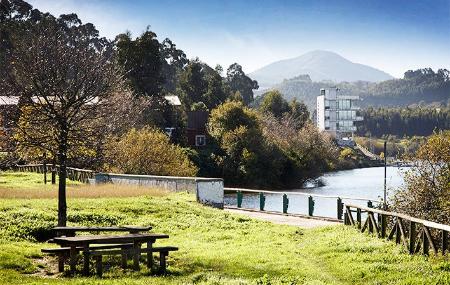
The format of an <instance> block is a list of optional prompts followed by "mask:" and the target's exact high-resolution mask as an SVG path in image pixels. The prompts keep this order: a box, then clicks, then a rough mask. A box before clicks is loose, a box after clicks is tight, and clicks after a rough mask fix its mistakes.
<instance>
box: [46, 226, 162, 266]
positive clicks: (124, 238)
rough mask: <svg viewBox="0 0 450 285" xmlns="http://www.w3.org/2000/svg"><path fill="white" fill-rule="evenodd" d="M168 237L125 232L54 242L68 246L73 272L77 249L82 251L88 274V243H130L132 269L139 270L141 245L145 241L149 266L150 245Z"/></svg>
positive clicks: (63, 238)
mask: <svg viewBox="0 0 450 285" xmlns="http://www.w3.org/2000/svg"><path fill="white" fill-rule="evenodd" d="M165 238H169V236H168V235H166V234H155V233H146V234H142V233H141V234H125V235H95V236H77V237H56V238H54V240H53V241H54V242H55V243H56V244H58V245H60V246H61V247H70V256H69V258H70V271H71V273H72V274H73V273H75V269H76V264H77V255H78V251H79V249H77V247H78V248H79V247H81V248H82V252H83V258H84V260H83V274H84V275H89V257H90V245H93V244H119V245H120V244H132V250H131V251H130V253H131V254H132V255H133V267H134V270H139V256H140V253H141V246H142V244H143V243H147V251H146V253H147V265H148V266H149V267H150V268H151V265H152V260H153V258H152V251H151V249H152V247H153V243H155V241H156V240H157V239H165Z"/></svg>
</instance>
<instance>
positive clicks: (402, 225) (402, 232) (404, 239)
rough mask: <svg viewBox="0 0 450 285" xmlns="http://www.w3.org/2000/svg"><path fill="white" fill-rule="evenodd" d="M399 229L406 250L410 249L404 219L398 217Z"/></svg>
mask: <svg viewBox="0 0 450 285" xmlns="http://www.w3.org/2000/svg"><path fill="white" fill-rule="evenodd" d="M398 229H399V230H400V236H401V242H402V244H403V246H404V247H405V248H406V250H408V244H407V243H406V234H405V225H404V224H403V220H402V219H401V218H398Z"/></svg>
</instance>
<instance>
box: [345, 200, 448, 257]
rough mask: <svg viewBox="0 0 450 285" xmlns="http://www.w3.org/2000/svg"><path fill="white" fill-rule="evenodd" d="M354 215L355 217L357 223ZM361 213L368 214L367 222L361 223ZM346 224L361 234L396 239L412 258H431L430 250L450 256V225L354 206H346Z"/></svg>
mask: <svg viewBox="0 0 450 285" xmlns="http://www.w3.org/2000/svg"><path fill="white" fill-rule="evenodd" d="M352 213H356V220H355V219H354V217H353V214H352ZM362 213H366V218H365V221H363V219H362ZM375 214H376V216H375ZM344 224H346V225H351V226H355V227H357V228H358V229H360V230H361V232H364V231H366V230H367V231H368V232H369V233H372V234H376V235H377V236H378V237H379V238H383V239H384V238H387V239H388V240H392V239H394V238H395V242H396V243H397V244H402V245H403V246H404V248H405V249H406V250H407V251H408V252H409V253H410V254H416V253H418V252H420V251H422V253H423V254H425V255H428V254H429V251H430V249H431V250H432V251H433V252H434V253H435V254H437V253H438V252H441V253H442V254H448V253H449V232H450V226H448V225H444V224H438V223H435V222H430V221H427V220H421V219H417V218H414V217H410V216H407V215H403V214H399V213H394V212H387V211H383V210H378V209H373V208H369V207H362V206H357V205H352V204H345V219H344Z"/></svg>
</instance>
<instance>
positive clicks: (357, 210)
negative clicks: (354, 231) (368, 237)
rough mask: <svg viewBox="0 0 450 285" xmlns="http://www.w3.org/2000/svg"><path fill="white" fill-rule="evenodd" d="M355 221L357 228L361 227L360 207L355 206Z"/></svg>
mask: <svg viewBox="0 0 450 285" xmlns="http://www.w3.org/2000/svg"><path fill="white" fill-rule="evenodd" d="M356 222H357V223H358V229H361V227H362V221H361V209H360V208H356Z"/></svg>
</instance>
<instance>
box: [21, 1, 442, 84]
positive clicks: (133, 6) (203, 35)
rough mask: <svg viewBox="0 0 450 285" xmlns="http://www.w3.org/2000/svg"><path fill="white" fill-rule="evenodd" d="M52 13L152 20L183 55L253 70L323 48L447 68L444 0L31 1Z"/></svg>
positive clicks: (127, 24) (104, 21)
mask: <svg viewBox="0 0 450 285" xmlns="http://www.w3.org/2000/svg"><path fill="white" fill-rule="evenodd" d="M29 2H30V3H31V4H33V6H34V7H36V8H38V9H40V10H42V11H48V12H51V13H52V14H55V15H59V14H61V13H69V12H75V13H77V14H78V16H79V17H80V18H81V19H82V20H83V21H84V22H92V23H94V24H95V25H96V26H97V28H98V29H99V30H100V33H101V34H102V35H104V36H106V37H108V38H114V36H115V35H117V34H118V33H122V32H124V31H126V30H130V31H131V32H132V33H133V35H135V36H137V35H139V34H140V33H141V32H142V31H144V30H145V28H146V26H148V25H150V26H151V30H153V31H154V32H156V33H157V35H158V37H159V38H160V39H161V40H162V39H164V38H165V37H169V38H170V39H172V41H174V42H175V43H176V44H177V46H178V47H179V48H181V49H182V50H184V51H185V52H186V54H187V55H188V57H189V58H193V57H197V56H198V57H199V58H200V59H201V60H203V61H205V62H206V63H208V64H210V65H212V66H214V65H216V64H221V65H222V66H224V67H227V66H228V65H229V64H231V63H233V62H238V63H240V64H241V65H242V66H243V67H244V70H245V71H246V72H251V71H253V70H255V69H257V68H259V67H262V66H264V65H265V64H268V63H271V62H273V61H275V60H279V59H285V58H290V57H295V56H298V55H301V54H303V53H305V52H308V51H311V50H316V49H323V50H330V51H334V52H337V53H339V54H341V55H342V56H344V57H346V58H348V59H349V60H351V61H353V62H359V63H363V64H367V65H371V66H373V67H376V68H379V69H382V70H383V71H386V72H388V73H390V74H392V75H393V76H396V77H400V76H402V74H403V72H404V71H406V70H407V69H415V68H422V67H432V68H441V67H443V68H447V69H450V0H421V1H413V0H409V1H407V0H379V1H369V0H355V1H343V0H341V1H340V0H334V1H331V0H330V1H321V0H309V1H300V0H297V1H281V0H279V1H275V0H274V1H264V0H259V1H216V0H209V1H164V0H159V1H156V0H155V1H153V0H149V1H144V0H133V1H132V0H129V1H126V0H115V1H114V0H109V1H106V0H97V1H95V0H29Z"/></svg>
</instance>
